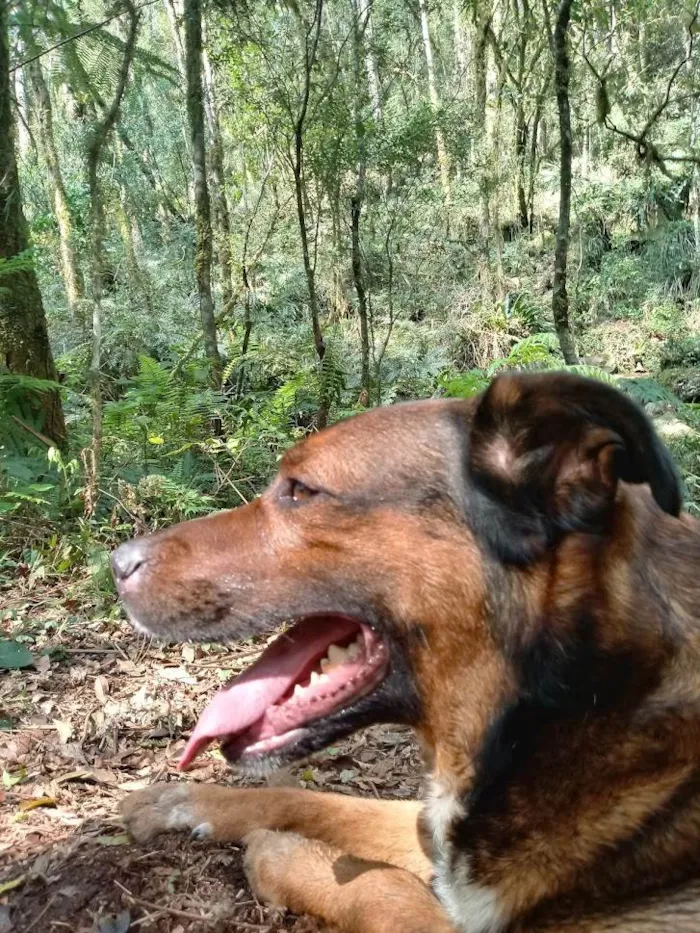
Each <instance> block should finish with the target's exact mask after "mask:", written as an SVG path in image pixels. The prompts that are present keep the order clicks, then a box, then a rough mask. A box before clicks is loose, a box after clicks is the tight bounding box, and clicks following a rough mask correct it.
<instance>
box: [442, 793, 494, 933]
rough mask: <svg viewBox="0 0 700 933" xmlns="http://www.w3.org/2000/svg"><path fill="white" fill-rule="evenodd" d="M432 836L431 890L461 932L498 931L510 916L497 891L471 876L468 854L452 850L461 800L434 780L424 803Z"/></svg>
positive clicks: (460, 812) (463, 814) (462, 805)
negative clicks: (432, 879)
mask: <svg viewBox="0 0 700 933" xmlns="http://www.w3.org/2000/svg"><path fill="white" fill-rule="evenodd" d="M425 815H426V819H427V822H428V826H429V827H430V831H431V833H432V837H433V846H434V849H435V851H434V864H435V882H434V885H433V887H434V890H435V893H436V895H437V897H438V899H439V900H440V902H441V904H442V905H443V907H444V908H445V910H446V912H447V914H448V915H449V918H450V920H451V921H452V922H453V923H454V924H455V926H456V927H457V929H458V930H460V931H461V933H500V931H501V930H503V929H504V928H505V927H506V925H507V923H508V921H509V917H508V916H507V914H506V911H505V910H504V908H503V906H502V905H501V904H500V903H499V899H498V895H497V894H496V892H495V891H494V890H493V889H491V888H489V887H487V886H486V885H483V884H479V883H478V882H476V881H473V880H472V879H471V871H470V867H469V856H468V855H467V854H466V853H464V854H460V853H455V852H454V851H453V849H452V844H451V843H450V829H451V828H452V826H453V825H454V823H455V822H456V821H457V820H459V819H462V818H463V817H464V816H465V815H466V811H465V808H464V804H463V803H462V801H461V800H460V799H459V798H458V797H457V796H456V795H455V794H454V793H453V792H452V791H451V790H450V789H448V788H447V787H445V786H444V785H441V784H440V783H439V782H438V781H433V784H432V787H431V789H430V792H429V794H428V797H427V800H426V804H425Z"/></svg>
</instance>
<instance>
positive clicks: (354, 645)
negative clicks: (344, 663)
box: [347, 636, 362, 661]
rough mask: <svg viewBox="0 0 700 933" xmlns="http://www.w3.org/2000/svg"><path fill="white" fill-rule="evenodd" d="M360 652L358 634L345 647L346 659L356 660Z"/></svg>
mask: <svg viewBox="0 0 700 933" xmlns="http://www.w3.org/2000/svg"><path fill="white" fill-rule="evenodd" d="M361 654H362V643H361V641H360V636H358V637H357V639H356V640H355V641H353V642H351V643H350V644H349V645H348V647H347V659H348V661H357V659H358V658H359V657H360V655H361Z"/></svg>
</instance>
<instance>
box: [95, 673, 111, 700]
mask: <svg viewBox="0 0 700 933" xmlns="http://www.w3.org/2000/svg"><path fill="white" fill-rule="evenodd" d="M108 693H109V681H108V680H107V678H106V677H105V675H104V674H99V675H98V676H97V677H96V678H95V696H96V697H97V699H98V700H99V701H100V703H104V701H105V700H106V699H107V694H108Z"/></svg>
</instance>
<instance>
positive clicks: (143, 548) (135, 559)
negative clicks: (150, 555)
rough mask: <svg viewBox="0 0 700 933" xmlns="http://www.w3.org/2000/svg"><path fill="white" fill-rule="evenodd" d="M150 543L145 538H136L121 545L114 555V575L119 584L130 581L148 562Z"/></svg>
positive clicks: (112, 561)
mask: <svg viewBox="0 0 700 933" xmlns="http://www.w3.org/2000/svg"><path fill="white" fill-rule="evenodd" d="M147 551H148V542H147V541H146V540H145V539H144V538H134V540H133V541H127V542H126V544H122V545H120V547H118V548H117V550H116V551H115V552H114V553H113V554H112V560H111V563H112V573H113V574H114V579H115V580H116V581H117V583H121V582H123V581H124V580H126V579H128V578H129V577H130V576H131V575H132V573H135V572H136V571H137V570H138V569H139V567H141V566H142V565H143V564H144V563H145V562H146V554H147Z"/></svg>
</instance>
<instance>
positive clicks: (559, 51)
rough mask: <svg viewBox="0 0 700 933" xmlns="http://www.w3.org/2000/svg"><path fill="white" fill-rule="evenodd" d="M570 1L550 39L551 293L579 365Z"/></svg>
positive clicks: (564, 348) (570, 358)
mask: <svg viewBox="0 0 700 933" xmlns="http://www.w3.org/2000/svg"><path fill="white" fill-rule="evenodd" d="M571 5H572V0H560V2H559V5H558V7H557V18H556V22H555V25H554V33H553V35H552V53H553V55H554V82H555V86H556V93H557V109H558V111H559V147H560V158H561V162H560V170H559V222H558V225H557V239H556V246H555V250H554V289H553V293H552V314H553V315H554V326H555V328H556V331H557V335H558V337H559V343H560V344H561V352H562V353H563V355H564V360H565V361H566V363H567V364H568V365H570V366H571V365H574V364H576V363H578V357H577V355H576V347H575V345H574V339H573V336H572V334H571V327H570V325H569V296H568V294H567V291H566V270H567V260H568V254H569V226H570V220H571V159H572V142H571V107H570V104H569V79H570V71H571V66H570V62H569V48H568V30H569V20H570V17H571Z"/></svg>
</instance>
